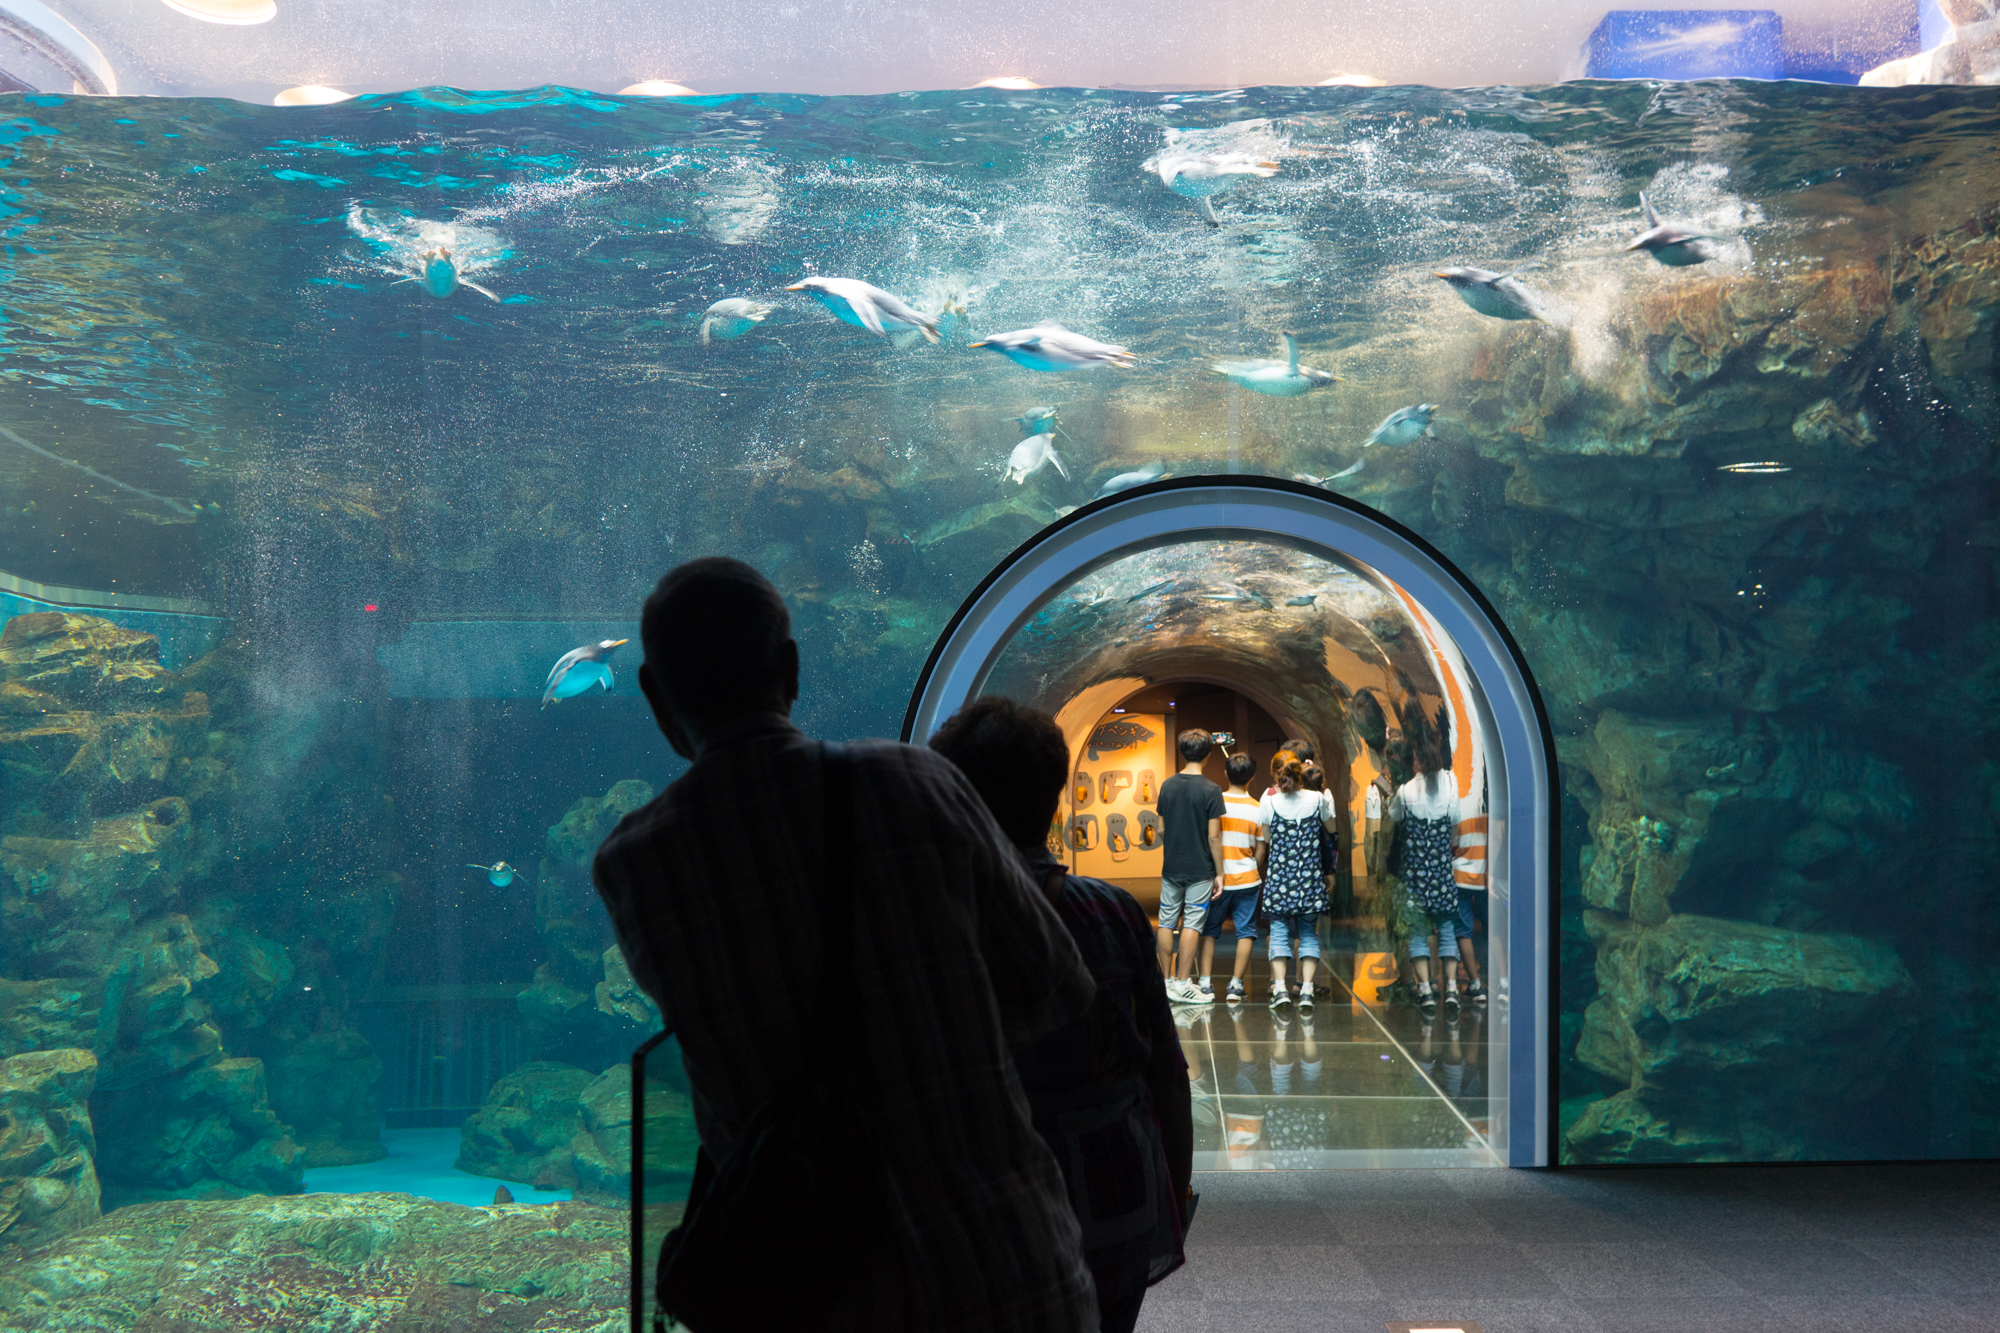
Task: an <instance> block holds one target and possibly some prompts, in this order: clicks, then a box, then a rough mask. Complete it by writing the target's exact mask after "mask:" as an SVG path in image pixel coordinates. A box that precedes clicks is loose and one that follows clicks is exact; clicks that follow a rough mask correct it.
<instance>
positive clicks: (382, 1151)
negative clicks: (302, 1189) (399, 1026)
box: [266, 1027, 389, 1168]
mask: <svg viewBox="0 0 2000 1333" xmlns="http://www.w3.org/2000/svg"><path fill="white" fill-rule="evenodd" d="M266 1073H267V1076H268V1078H269V1080H270V1086H271V1109H272V1110H273V1111H275V1112H276V1113H277V1114H278V1117H279V1118H280V1119H281V1120H283V1121H284V1122H285V1124H286V1125H287V1126H288V1127H290V1129H291V1133H292V1138H293V1139H294V1140H295V1141H296V1142H297V1143H298V1145H299V1148H300V1149H301V1151H302V1152H303V1153H304V1156H303V1157H301V1158H300V1162H299V1164H300V1166H302V1167H305V1168H311V1167H317V1166H352V1165H354V1164H356V1163H359V1162H379V1161H381V1160H382V1159H383V1158H384V1157H387V1156H388V1155H389V1150H388V1149H387V1148H385V1147H383V1146H382V1135H381V1128H380V1127H381V1120H382V1111H381V1099H380V1097H379V1096H378V1094H377V1088H378V1086H379V1085H380V1084H381V1082H382V1058H381V1057H380V1056H379V1055H377V1054H376V1053H375V1048H374V1047H372V1046H370V1045H369V1044H368V1039H367V1038H365V1037H363V1036H362V1035H361V1034H360V1033H359V1032H356V1031H355V1030H354V1029H352V1028H348V1027H340V1028H334V1029H331V1030H322V1031H319V1032H315V1033H312V1034H311V1035H310V1036H307V1037H305V1038H303V1039H300V1040H295V1041H287V1042H284V1043H282V1044H281V1045H280V1047H279V1048H278V1050H277V1051H276V1053H275V1054H274V1055H273V1056H272V1057H271V1058H270V1060H269V1061H267V1069H266Z"/></svg>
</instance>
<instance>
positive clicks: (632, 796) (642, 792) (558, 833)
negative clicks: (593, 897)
mask: <svg viewBox="0 0 2000 1333" xmlns="http://www.w3.org/2000/svg"><path fill="white" fill-rule="evenodd" d="M652 799H653V789H652V787H650V786H648V785H647V784H646V783H645V782H643V781H641V780H640V779H638V778H626V779H625V780H624V781H622V782H617V783H614V784H612V787H611V790H610V791H608V792H606V793H605V794H604V795H602V796H580V797H578V798H577V799H576V800H575V801H574V802H573V803H572V804H571V805H570V808H569V809H568V810H566V811H564V812H563V817H562V818H561V819H559V820H557V821H556V822H555V824H554V825H552V826H551V827H550V829H549V833H548V839H547V846H548V855H549V856H551V857H553V858H554V859H556V860H558V861H561V862H564V863H566V864H568V865H570V866H574V867H575V868H577V869H579V870H582V871H584V872H586V873H588V871H589V870H590V858H591V857H593V856H595V855H597V848H598V844H600V843H602V842H603V841H604V840H605V839H606V838H607V837H609V836H610V835H611V830H612V829H614V828H616V827H617V826H618V821H619V820H621V819H623V818H624V817H625V816H627V815H629V814H631V813H632V812H633V811H634V810H637V809H638V808H639V807H640V806H642V805H644V804H646V802H648V801H650V800H652Z"/></svg>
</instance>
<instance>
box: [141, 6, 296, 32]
mask: <svg viewBox="0 0 2000 1333" xmlns="http://www.w3.org/2000/svg"><path fill="white" fill-rule="evenodd" d="M160 3H162V4H164V5H165V6H166V7H167V8H168V9H171V10H173V11H174V12H175V13H176V14H185V15H187V16H188V17H189V18H191V19H200V20H201V21H202V22H203V23H233V24H236V25H238V26H239V27H241V26H247V25H249V24H252V23H269V22H270V21H271V20H272V19H274V18H276V17H278V7H277V6H276V5H275V4H272V3H271V0H160Z"/></svg>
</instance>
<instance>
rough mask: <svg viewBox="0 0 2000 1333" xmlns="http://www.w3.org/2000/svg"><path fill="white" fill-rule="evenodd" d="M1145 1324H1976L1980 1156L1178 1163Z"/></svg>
mask: <svg viewBox="0 0 2000 1333" xmlns="http://www.w3.org/2000/svg"><path fill="white" fill-rule="evenodd" d="M1196 1187H1197V1188H1198V1189H1200V1190H1201V1192H1202V1204H1201V1209H1200V1212H1199V1213H1198V1214H1197V1216H1196V1218H1195V1222H1194V1226H1193V1228H1192V1231H1191V1233H1190V1235H1189V1237H1188V1263H1187V1266H1186V1267H1185V1268H1183V1269H1182V1270H1181V1271H1180V1272H1178V1273H1175V1274H1173V1275H1172V1276H1171V1277H1169V1278H1167V1279H1166V1281H1164V1282H1162V1283H1161V1284H1160V1285H1159V1286H1157V1287H1154V1288H1153V1290H1152V1292H1151V1293H1150V1294H1149V1296H1148V1298H1147V1301H1146V1307H1145V1311H1144V1313H1143V1314H1142V1315H1141V1317H1140V1321H1139V1327H1140V1328H1141V1329H1142V1330H1154V1331H1155V1333H1198V1331H1199V1330H1208V1329H1217V1330H1222V1329H1226V1330H1229V1333H1305V1331H1306V1330H1310V1331H1311V1333H1348V1331H1349V1330H1352V1333H1383V1329H1384V1326H1385V1325H1386V1324H1387V1323H1388V1322H1389V1321H1392V1320H1423V1321H1435V1322H1436V1323H1437V1324H1441V1325H1447V1326H1448V1323H1449V1321H1451V1320H1454V1319H1459V1320H1472V1321H1475V1322H1476V1323H1477V1324H1478V1325H1479V1326H1480V1328H1481V1329H1483V1330H1484V1331H1485V1333H1512V1331H1513V1330H1523V1331H1526V1330H1533V1331H1534V1333H1566V1331H1567V1330H1577V1331H1578V1333H1730V1331H1733V1330H1745V1331H1746V1333H1747V1331H1749V1330H1756V1331H1757V1333H1850V1331H1851V1333H1929V1331H1930V1330H1951V1331H1953V1333H1970V1330H1980V1333H1993V1331H1994V1330H1996V1329H2000V1209H1996V1208H1995V1207H1994V1206H1993V1199H1994V1198H1995V1197H1996V1192H2000V1163H1977V1164H1962V1163H1960V1164H1953V1163H1945V1164H1935V1165H1933V1164H1926V1165H1921V1166H1794V1167H1671V1168H1658V1167H1631V1168H1624V1169H1616V1170H1587V1171H1585V1170H1570V1171H1559V1172H1549V1171H1504V1170H1502V1171H1424V1170H1378V1171H1256V1172H1211V1173H1204V1174H1202V1175H1200V1176H1198V1177H1196Z"/></svg>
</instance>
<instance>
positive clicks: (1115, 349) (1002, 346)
mask: <svg viewBox="0 0 2000 1333" xmlns="http://www.w3.org/2000/svg"><path fill="white" fill-rule="evenodd" d="M972 346H974V347H990V348H992V349H993V350H994V351H996V352H998V353H1000V355H1002V356H1004V357H1006V358H1007V359H1008V360H1009V361H1012V362H1013V363H1014V364H1015V365H1017V366H1026V367H1027V368H1028V369H1029V370H1051V371H1053V370H1089V369H1091V368H1092V367H1093V366H1116V367H1117V368H1118V369H1120V370H1130V369H1131V368H1132V364H1133V363H1132V353H1131V351H1130V350H1128V349H1127V348H1123V347H1120V346H1118V345H1117V344H1116V343H1101V342H1099V341H1097V339H1095V338H1086V337H1084V336H1083V335H1082V334H1081V333H1071V332H1070V331H1069V330H1068V329H1066V328H1064V327H1063V326H1062V325H1060V324H1057V323H1056V322H1054V321H1053V320H1049V321H1045V322H1044V323H1041V324H1037V325H1035V327H1034V328H1032V329H1016V330H1014V331H1013V332H1012V333H989V334H987V335H986V337H984V338H982V339H980V340H979V341H978V342H976V343H973V344H972Z"/></svg>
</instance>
